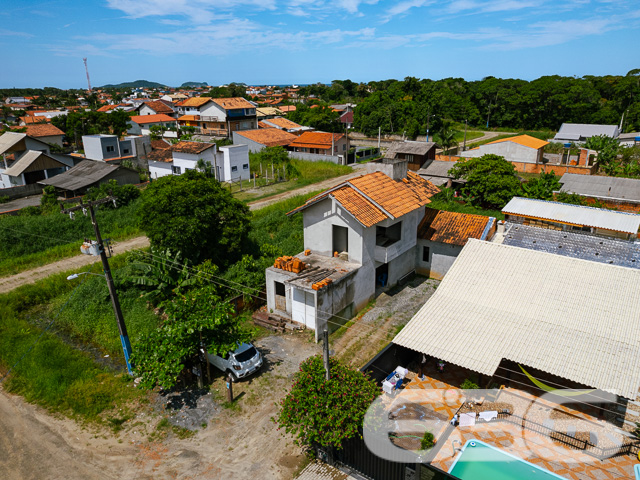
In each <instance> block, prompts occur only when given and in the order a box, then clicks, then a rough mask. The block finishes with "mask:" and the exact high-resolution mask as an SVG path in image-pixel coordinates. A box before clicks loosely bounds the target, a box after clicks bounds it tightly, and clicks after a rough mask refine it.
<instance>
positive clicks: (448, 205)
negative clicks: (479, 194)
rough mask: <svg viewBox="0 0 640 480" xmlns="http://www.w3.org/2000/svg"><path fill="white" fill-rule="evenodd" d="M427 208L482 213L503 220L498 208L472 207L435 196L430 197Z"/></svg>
mask: <svg viewBox="0 0 640 480" xmlns="http://www.w3.org/2000/svg"><path fill="white" fill-rule="evenodd" d="M429 208H436V209H438V210H445V211H447V212H459V213H471V214H474V215H484V216H485V217H495V218H496V219H497V220H504V214H503V213H502V212H501V211H500V210H491V209H485V208H479V207H474V206H473V205H469V204H465V203H460V202H457V201H455V200H454V201H452V202H447V201H446V200H442V199H439V198H436V197H432V198H431V203H429Z"/></svg>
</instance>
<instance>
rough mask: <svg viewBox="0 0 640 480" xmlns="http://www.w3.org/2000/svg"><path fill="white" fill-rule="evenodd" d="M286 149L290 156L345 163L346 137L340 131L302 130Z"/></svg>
mask: <svg viewBox="0 0 640 480" xmlns="http://www.w3.org/2000/svg"><path fill="white" fill-rule="evenodd" d="M287 149H288V150H289V151H290V152H291V154H290V155H289V156H290V157H292V158H299V159H300V160H311V161H319V160H325V161H328V162H333V163H340V164H346V155H347V138H346V137H345V136H344V135H343V134H342V133H326V132H304V133H303V134H302V135H300V136H299V137H298V138H297V139H296V140H295V141H293V142H291V143H290V144H289V146H288V147H287Z"/></svg>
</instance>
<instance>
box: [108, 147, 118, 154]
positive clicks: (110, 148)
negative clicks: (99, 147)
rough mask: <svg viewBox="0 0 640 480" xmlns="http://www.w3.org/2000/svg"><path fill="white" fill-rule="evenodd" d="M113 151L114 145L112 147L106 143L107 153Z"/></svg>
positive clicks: (114, 149)
mask: <svg viewBox="0 0 640 480" xmlns="http://www.w3.org/2000/svg"><path fill="white" fill-rule="evenodd" d="M115 151H116V147H114V146H113V145H107V153H111V152H115Z"/></svg>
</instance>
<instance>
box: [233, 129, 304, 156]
mask: <svg viewBox="0 0 640 480" xmlns="http://www.w3.org/2000/svg"><path fill="white" fill-rule="evenodd" d="M297 138H298V137H297V136H296V135H294V134H293V133H288V132H285V131H284V130H280V129H278V128H260V129H258V130H243V131H241V132H233V143H234V144H235V145H248V147H249V151H250V152H259V151H261V150H262V149H263V148H265V147H275V146H282V147H287V146H288V145H289V144H290V143H291V142H293V141H294V140H296V139H297Z"/></svg>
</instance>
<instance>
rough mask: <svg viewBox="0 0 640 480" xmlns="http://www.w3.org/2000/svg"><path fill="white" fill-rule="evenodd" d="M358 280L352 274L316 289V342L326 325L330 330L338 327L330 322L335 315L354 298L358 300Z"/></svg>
mask: <svg viewBox="0 0 640 480" xmlns="http://www.w3.org/2000/svg"><path fill="white" fill-rule="evenodd" d="M356 281H357V279H356V278H355V276H352V277H349V278H347V279H345V280H343V281H341V282H339V283H331V284H329V285H327V286H326V287H324V288H322V289H320V290H317V291H316V335H315V337H316V342H317V341H319V340H320V336H321V335H322V332H323V331H324V329H325V327H326V328H327V329H328V330H329V331H331V330H335V328H337V325H334V324H333V323H329V322H330V321H333V317H334V316H335V315H337V314H340V313H344V312H343V310H344V309H345V308H346V307H348V306H350V305H353V303H354V300H356V298H355V295H356V291H357V288H356V286H357V284H356ZM335 320H338V319H335ZM341 322H344V320H341Z"/></svg>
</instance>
